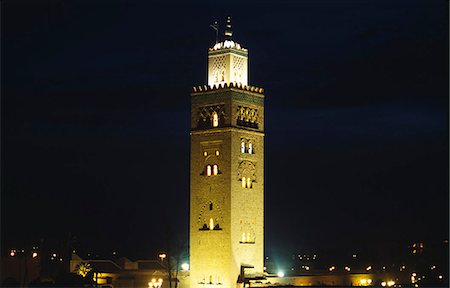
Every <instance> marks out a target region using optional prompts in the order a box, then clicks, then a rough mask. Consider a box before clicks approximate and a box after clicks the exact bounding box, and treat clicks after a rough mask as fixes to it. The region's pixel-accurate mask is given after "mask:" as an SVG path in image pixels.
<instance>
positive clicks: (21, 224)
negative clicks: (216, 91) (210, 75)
mask: <svg viewBox="0 0 450 288" xmlns="http://www.w3.org/2000/svg"><path fill="white" fill-rule="evenodd" d="M448 5H449V4H448V1H444V0H428V1H415V0H407V1H406V0H405V1H392V0H389V1H383V0H366V1H364V0H361V1H356V0H354V1H350V0H348V1H343V0H335V1H332V0H328V1H326V0H323V1H322V0H316V1H312V0H309V1H306V0H305V1H284V0H282V1H275V0H267V1H246V2H242V3H241V2H240V1H194V2H189V1H178V2H177V1H144V0H139V1H138V0H132V1H129V0H128V1H125V0H123V1H103V0H97V1H87V0H84V1H69V0H44V1H31V0H30V1H21V0H19V1H11V0H4V1H2V8H3V9H2V14H3V15H2V16H3V17H2V21H3V22H2V198H1V205H2V206H1V210H2V219H1V220H2V223H1V228H2V229H1V233H2V234H1V235H2V242H3V243H2V248H4V249H5V247H6V248H9V247H13V246H14V247H28V246H30V245H34V243H38V242H39V241H40V240H41V239H45V241H47V242H46V243H54V244H51V245H59V244H57V243H60V242H58V241H60V240H59V239H64V237H66V236H67V234H68V233H69V232H70V233H71V234H72V235H75V236H76V238H77V245H78V246H79V247H80V249H84V250H85V251H91V252H96V253H103V254H107V253H110V251H119V253H120V254H122V255H127V256H129V257H132V258H133V257H134V258H148V257H155V255H157V253H158V252H159V251H161V250H163V249H164V246H165V243H166V242H167V238H170V239H173V238H177V239H178V238H180V239H185V240H186V241H187V239H188V227H189V210H188V209H189V143H190V140H189V129H190V92H191V89H192V86H195V85H203V84H206V82H207V79H206V73H207V49H208V47H211V46H212V45H213V44H214V41H215V32H214V30H212V29H211V28H210V27H209V25H210V24H212V23H213V22H214V21H218V22H219V24H220V25H221V34H222V33H223V29H224V26H225V19H226V16H227V15H231V17H232V23H233V32H234V35H233V38H234V39H235V40H237V41H238V42H239V43H240V44H241V45H243V46H244V47H246V48H248V49H249V57H250V67H249V68H250V72H249V73H250V74H249V75H250V79H249V84H251V85H254V86H258V87H263V88H264V89H265V95H266V98H265V113H266V114H265V121H266V122H265V124H266V126H265V127H266V142H265V145H266V146H265V147H266V150H265V156H266V160H265V172H266V179H265V183H266V190H265V195H266V196H265V211H266V213H265V221H266V225H265V237H266V238H265V240H266V243H265V247H266V254H267V255H275V254H277V253H296V252H299V251H328V252H329V253H332V252H330V251H338V250H339V251H348V252H349V253H350V252H352V251H359V250H363V249H368V248H370V249H372V250H373V251H378V250H380V251H383V249H384V248H385V247H388V246H389V247H391V246H395V247H397V246H398V247H400V246H402V247H403V246H404V245H408V243H411V242H414V241H425V242H441V241H443V240H444V239H448V233H449V230H448V226H449V221H448V214H449V185H448V183H449V176H448V175H449V169H448V159H449V154H448V144H449V143H448V137H449V134H448V129H449V127H448V115H449V114H448V111H449V110H448V109H449V101H448V92H449V91H448V83H449V81H448V78H449V73H448V60H449V59H448V48H449V47H448V33H449V30H448ZM168 234H169V235H171V236H169V237H168V236H167V235H168ZM52 241H53V242H52ZM55 247H56V246H55ZM328 252H326V253H328ZM324 253H325V252H324Z"/></svg>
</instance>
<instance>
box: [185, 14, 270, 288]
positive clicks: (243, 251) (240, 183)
mask: <svg viewBox="0 0 450 288" xmlns="http://www.w3.org/2000/svg"><path fill="white" fill-rule="evenodd" d="M263 263H264V95H263V89H262V88H256V87H253V86H248V51H247V49H244V48H243V47H241V45H240V44H238V43H236V42H235V41H233V40H232V31H231V21H230V18H228V19H227V29H226V31H225V40H224V41H222V42H218V43H216V44H215V45H214V47H212V48H210V49H209V51H208V85H204V86H199V87H194V89H193V92H192V93H191V160H190V270H191V272H190V278H191V284H190V285H191V288H197V287H199V288H205V287H210V288H213V287H217V288H219V287H223V288H229V287H232V288H234V287H236V285H238V286H240V285H242V284H243V282H244V281H245V279H248V278H249V277H252V276H257V275H262V274H263V271H264V264H263Z"/></svg>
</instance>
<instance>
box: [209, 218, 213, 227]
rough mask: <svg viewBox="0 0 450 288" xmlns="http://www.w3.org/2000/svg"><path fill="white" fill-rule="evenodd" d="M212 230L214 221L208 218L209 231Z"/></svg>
mask: <svg viewBox="0 0 450 288" xmlns="http://www.w3.org/2000/svg"><path fill="white" fill-rule="evenodd" d="M213 229H214V219H213V218H209V230H213Z"/></svg>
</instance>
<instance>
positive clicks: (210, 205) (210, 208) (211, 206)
mask: <svg viewBox="0 0 450 288" xmlns="http://www.w3.org/2000/svg"><path fill="white" fill-rule="evenodd" d="M212 209H213V203H209V211H211V210H212Z"/></svg>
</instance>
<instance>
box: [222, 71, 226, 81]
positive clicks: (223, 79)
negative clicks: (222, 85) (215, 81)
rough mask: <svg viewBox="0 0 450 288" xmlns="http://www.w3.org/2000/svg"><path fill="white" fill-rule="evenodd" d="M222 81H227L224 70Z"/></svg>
mask: <svg viewBox="0 0 450 288" xmlns="http://www.w3.org/2000/svg"><path fill="white" fill-rule="evenodd" d="M222 81H225V70H222Z"/></svg>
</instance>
